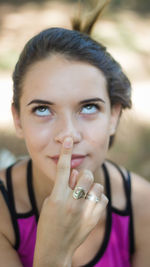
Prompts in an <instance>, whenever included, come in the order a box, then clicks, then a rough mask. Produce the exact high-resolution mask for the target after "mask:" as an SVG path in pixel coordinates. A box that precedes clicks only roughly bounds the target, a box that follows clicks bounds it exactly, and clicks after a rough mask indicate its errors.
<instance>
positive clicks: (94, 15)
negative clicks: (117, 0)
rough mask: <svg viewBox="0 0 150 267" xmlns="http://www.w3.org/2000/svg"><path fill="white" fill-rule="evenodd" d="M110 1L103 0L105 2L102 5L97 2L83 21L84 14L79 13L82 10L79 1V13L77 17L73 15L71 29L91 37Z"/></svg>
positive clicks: (98, 0) (100, 2)
mask: <svg viewBox="0 0 150 267" xmlns="http://www.w3.org/2000/svg"><path fill="white" fill-rule="evenodd" d="M110 1H111V0H105V2H104V3H103V4H102V1H100V0H97V4H96V7H95V8H94V9H93V11H92V12H90V13H89V14H88V15H87V16H86V19H85V21H84V19H83V15H84V14H83V13H84V12H81V11H83V8H81V1H79V11H78V15H75V16H74V17H73V19H72V29H73V30H75V31H80V32H82V33H86V34H88V35H91V32H92V29H93V27H94V25H95V23H96V22H97V20H98V18H99V17H100V16H101V14H102V12H103V10H104V9H105V7H106V6H107V5H108V4H109V2H110Z"/></svg>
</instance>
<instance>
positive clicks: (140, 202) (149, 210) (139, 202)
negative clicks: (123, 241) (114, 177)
mask: <svg viewBox="0 0 150 267" xmlns="http://www.w3.org/2000/svg"><path fill="white" fill-rule="evenodd" d="M131 188H132V195H131V196H132V205H133V210H134V214H135V217H136V218H138V219H139V220H140V221H141V220H144V219H146V218H147V219H149V223H150V206H149V205H150V182H149V181H147V180H146V179H145V178H143V177H141V176H139V175H137V174H135V173H131Z"/></svg>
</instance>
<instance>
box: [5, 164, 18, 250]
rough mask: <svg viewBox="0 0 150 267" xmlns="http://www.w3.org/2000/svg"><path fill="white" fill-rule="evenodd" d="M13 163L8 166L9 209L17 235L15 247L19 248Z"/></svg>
mask: <svg viewBox="0 0 150 267" xmlns="http://www.w3.org/2000/svg"><path fill="white" fill-rule="evenodd" d="M13 165H14V164H13ZM13 165H11V166H10V167H8V168H7V170H6V183H7V192H8V203H9V210H10V215H11V220H12V224H13V227H14V231H15V235H16V243H15V246H14V248H15V249H18V247H19V242H20V238H19V229H18V223H17V217H16V209H15V203H14V196H13V187H12V176H11V170H12V167H13Z"/></svg>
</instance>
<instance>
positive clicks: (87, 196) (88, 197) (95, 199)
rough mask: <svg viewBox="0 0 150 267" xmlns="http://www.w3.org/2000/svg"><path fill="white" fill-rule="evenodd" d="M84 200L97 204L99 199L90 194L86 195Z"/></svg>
mask: <svg viewBox="0 0 150 267" xmlns="http://www.w3.org/2000/svg"><path fill="white" fill-rule="evenodd" d="M86 199H89V200H91V201H95V202H96V203H97V202H100V198H98V197H97V196H95V195H94V194H90V193H88V194H87V195H86Z"/></svg>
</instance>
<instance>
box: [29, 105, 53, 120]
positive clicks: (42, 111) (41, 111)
mask: <svg viewBox="0 0 150 267" xmlns="http://www.w3.org/2000/svg"><path fill="white" fill-rule="evenodd" d="M33 113H35V114H36V115H37V116H41V117H46V116H49V115H51V112H50V110H49V108H48V107H46V106H39V107H35V108H33Z"/></svg>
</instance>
